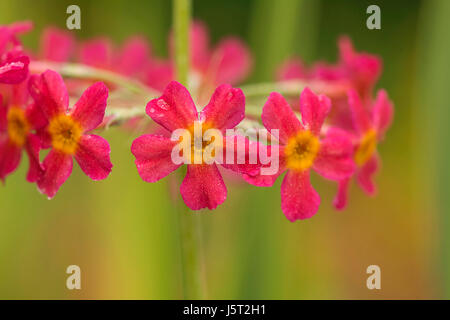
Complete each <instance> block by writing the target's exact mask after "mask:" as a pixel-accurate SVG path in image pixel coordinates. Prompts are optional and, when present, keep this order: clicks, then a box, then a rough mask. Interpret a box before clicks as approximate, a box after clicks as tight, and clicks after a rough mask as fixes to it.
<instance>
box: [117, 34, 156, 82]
mask: <svg viewBox="0 0 450 320" xmlns="http://www.w3.org/2000/svg"><path fill="white" fill-rule="evenodd" d="M149 55H150V48H149V46H148V44H147V41H145V39H143V38H141V37H137V36H136V37H132V38H130V39H128V40H127V42H126V43H125V45H124V46H123V49H122V51H121V53H120V55H119V57H118V58H117V61H116V63H115V69H116V70H117V71H119V72H120V73H122V74H124V75H128V76H130V75H134V74H136V73H138V72H140V71H142V67H143V66H144V65H145V63H147V59H148V57H149Z"/></svg>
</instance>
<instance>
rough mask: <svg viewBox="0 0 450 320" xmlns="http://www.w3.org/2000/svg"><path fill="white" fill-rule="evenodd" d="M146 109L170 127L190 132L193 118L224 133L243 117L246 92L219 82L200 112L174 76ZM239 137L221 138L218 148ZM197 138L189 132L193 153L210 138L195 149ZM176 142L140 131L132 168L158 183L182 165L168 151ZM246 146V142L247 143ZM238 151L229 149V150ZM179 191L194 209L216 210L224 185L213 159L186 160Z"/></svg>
mask: <svg viewBox="0 0 450 320" xmlns="http://www.w3.org/2000/svg"><path fill="white" fill-rule="evenodd" d="M146 112H147V114H148V115H149V116H150V117H151V118H152V119H153V120H154V121H155V122H156V123H158V124H159V125H160V126H162V127H163V128H164V129H165V130H168V131H169V132H173V131H175V130H177V129H182V128H184V129H187V130H188V131H189V132H192V131H193V130H194V129H193V128H194V123H196V122H198V123H200V124H201V127H202V131H203V132H205V131H206V129H212V128H214V129H217V130H220V132H222V133H225V130H226V129H231V128H234V127H235V126H236V125H237V124H238V123H240V122H241V120H242V119H243V118H244V115H245V97H244V94H243V93H242V90H240V89H234V88H232V87H231V86H229V85H221V86H219V87H218V88H217V89H216V90H215V92H214V94H213V95H212V97H211V100H210V101H209V103H208V104H207V105H206V107H205V108H204V109H203V111H201V112H197V109H196V106H195V104H194V102H193V100H192V98H191V96H190V94H189V92H188V91H187V90H186V88H185V87H183V86H182V85H181V84H180V83H178V82H176V81H172V82H170V83H169V85H168V86H167V87H166V89H165V90H164V92H163V95H162V96H161V97H160V98H157V99H154V100H151V101H150V102H149V103H148V104H147V109H146ZM237 138H239V137H237V136H231V137H230V136H226V137H224V141H223V143H221V144H220V147H222V148H223V149H222V150H224V149H226V145H227V143H226V142H227V140H228V139H237ZM195 139H196V138H195V137H194V138H192V135H191V141H190V145H191V147H192V153H193V154H194V153H196V152H198V151H200V152H203V150H204V148H206V147H207V146H208V145H209V143H210V142H209V141H208V142H206V141H205V140H203V137H202V148H201V150H197V149H196V148H197V147H196V146H195V142H194V140H195ZM218 143H219V141H218ZM177 144H178V142H177V141H172V140H171V139H170V138H169V137H166V136H163V135H154V134H148V135H143V136H141V137H139V138H137V139H136V140H134V142H133V144H132V146H131V152H132V153H133V155H134V156H135V157H136V161H135V163H136V167H137V170H138V173H139V175H140V176H141V178H142V179H143V180H144V181H146V182H156V181H158V180H160V179H162V178H164V177H166V176H167V175H168V174H170V173H171V172H173V171H175V170H176V169H178V168H179V167H180V166H181V165H182V164H175V163H174V161H173V160H172V150H173V149H174V147H175V146H176V145H177ZM246 147H248V145H247V144H246ZM236 151H237V150H233V152H236ZM225 153H226V152H225ZM234 154H235V153H234ZM247 154H248V153H246V156H247ZM183 156H184V155H183ZM222 165H223V166H224V167H225V168H227V169H231V170H234V171H236V172H239V173H247V174H255V173H257V172H258V171H259V167H258V166H257V165H250V164H242V165H233V164H231V165H229V164H222ZM180 192H181V196H182V198H183V200H184V202H185V203H186V205H187V206H188V207H189V208H191V209H192V210H199V209H202V208H208V209H214V208H216V207H217V206H218V205H220V204H221V203H223V202H224V201H225V199H226V197H227V188H226V186H225V183H224V181H223V179H222V176H221V174H220V172H219V170H218V167H217V164H216V163H215V162H214V163H211V164H207V163H205V161H204V159H202V161H201V163H200V164H188V165H187V173H186V176H185V177H184V180H183V182H182V184H181V187H180Z"/></svg>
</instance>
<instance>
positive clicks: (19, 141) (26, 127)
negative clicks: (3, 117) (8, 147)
mask: <svg viewBox="0 0 450 320" xmlns="http://www.w3.org/2000/svg"><path fill="white" fill-rule="evenodd" d="M7 121H8V136H9V139H10V140H11V141H12V142H13V143H14V144H15V145H17V146H18V147H21V146H23V145H24V144H25V142H26V140H27V136H28V133H29V132H30V124H29V123H28V121H27V118H26V116H25V111H24V110H23V109H21V108H18V107H11V108H9V110H8V115H7Z"/></svg>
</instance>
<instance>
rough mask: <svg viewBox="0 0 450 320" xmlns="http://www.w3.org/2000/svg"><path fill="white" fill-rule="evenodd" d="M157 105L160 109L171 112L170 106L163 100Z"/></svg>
mask: <svg viewBox="0 0 450 320" xmlns="http://www.w3.org/2000/svg"><path fill="white" fill-rule="evenodd" d="M156 104H157V105H158V107H160V108H161V109H163V110H166V111H167V110H169V105H168V104H167V102H165V101H164V100H163V99H159V100H158V102H157V103H156Z"/></svg>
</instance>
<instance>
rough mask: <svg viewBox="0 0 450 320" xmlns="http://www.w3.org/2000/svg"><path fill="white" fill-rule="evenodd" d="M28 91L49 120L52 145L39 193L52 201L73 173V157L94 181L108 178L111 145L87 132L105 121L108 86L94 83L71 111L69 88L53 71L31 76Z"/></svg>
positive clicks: (40, 179)
mask: <svg viewBox="0 0 450 320" xmlns="http://www.w3.org/2000/svg"><path fill="white" fill-rule="evenodd" d="M29 90H30V94H31V96H32V97H33V98H34V100H35V103H36V105H37V106H38V107H40V108H41V110H42V112H43V114H44V116H45V117H46V119H47V121H48V125H47V127H46V133H47V135H48V139H49V143H50V146H51V150H50V152H49V154H48V155H47V156H46V158H45V160H44V162H43V164H42V165H43V169H44V173H43V174H42V176H41V177H40V178H39V179H38V180H37V185H38V188H39V190H40V191H41V192H42V193H44V194H46V195H47V196H48V197H49V198H52V197H53V196H54V195H55V194H56V192H57V191H58V189H59V188H60V187H61V185H62V184H63V183H64V182H65V181H66V180H67V178H68V177H69V176H70V174H71V173H72V166H73V159H72V158H73V157H75V159H76V160H77V162H78V164H79V165H80V167H81V170H83V172H84V173H85V174H86V175H87V176H89V177H90V178H91V179H93V180H102V179H105V178H106V177H107V176H108V175H109V173H110V172H111V168H112V164H111V161H110V147H109V144H108V142H107V141H106V140H105V139H103V138H102V137H99V136H97V135H93V134H88V133H89V132H90V131H92V130H94V129H96V128H97V127H98V126H99V125H100V124H101V123H102V121H103V118H104V115H105V108H106V100H107V98H108V89H107V88H106V86H105V85H104V84H103V83H101V82H97V83H95V84H93V85H92V86H90V87H89V88H88V89H87V90H86V91H85V92H84V93H83V95H82V96H81V98H80V99H79V100H78V102H77V103H76V104H75V105H74V107H73V108H71V109H70V110H69V109H68V106H69V96H68V94H67V88H66V86H65V84H64V82H63V79H62V78H61V76H60V75H59V74H58V73H56V72H54V71H51V70H47V71H46V72H44V73H43V74H41V75H39V76H37V75H34V76H32V77H31V78H30V81H29Z"/></svg>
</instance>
